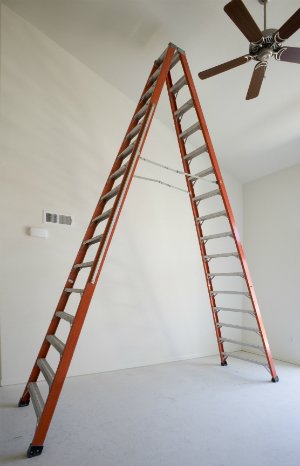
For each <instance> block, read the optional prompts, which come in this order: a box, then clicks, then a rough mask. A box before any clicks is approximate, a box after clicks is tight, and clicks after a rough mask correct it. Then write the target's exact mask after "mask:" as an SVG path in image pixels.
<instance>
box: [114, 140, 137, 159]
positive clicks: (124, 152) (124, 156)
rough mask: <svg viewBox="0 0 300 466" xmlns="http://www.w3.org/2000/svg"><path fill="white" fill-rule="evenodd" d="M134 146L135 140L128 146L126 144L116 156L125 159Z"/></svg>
mask: <svg viewBox="0 0 300 466" xmlns="http://www.w3.org/2000/svg"><path fill="white" fill-rule="evenodd" d="M134 146H135V141H134V142H132V143H131V144H129V146H127V147H126V149H124V150H123V151H122V152H120V154H119V155H118V157H117V158H118V159H122V160H123V159H125V158H126V157H127V156H128V155H129V154H131V152H132V151H133V149H134Z"/></svg>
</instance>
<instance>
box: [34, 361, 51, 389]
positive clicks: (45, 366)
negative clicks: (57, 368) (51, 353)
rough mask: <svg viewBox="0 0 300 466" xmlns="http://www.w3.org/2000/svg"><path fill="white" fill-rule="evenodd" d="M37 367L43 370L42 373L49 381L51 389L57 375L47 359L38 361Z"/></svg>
mask: <svg viewBox="0 0 300 466" xmlns="http://www.w3.org/2000/svg"><path fill="white" fill-rule="evenodd" d="M37 365H38V367H39V368H40V369H41V372H42V374H43V376H44V378H45V380H46V381H47V383H48V385H49V387H51V385H52V382H53V379H54V376H55V373H54V371H53V369H52V367H51V366H50V364H49V363H48V361H47V360H46V359H38V360H37Z"/></svg>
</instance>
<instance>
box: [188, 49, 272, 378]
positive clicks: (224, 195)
mask: <svg viewBox="0 0 300 466" xmlns="http://www.w3.org/2000/svg"><path fill="white" fill-rule="evenodd" d="M180 60H181V64H182V68H183V71H184V73H185V75H186V78H187V84H188V87H189V90H190V93H191V96H192V99H193V103H194V107H195V110H196V113H197V117H198V119H199V121H200V124H201V129H202V133H203V136H204V139H205V143H206V145H207V149H208V153H209V157H210V160H211V163H212V166H213V167H214V170H215V174H216V178H217V181H218V185H219V189H220V194H221V197H222V199H223V203H224V206H225V209H226V212H227V216H228V220H229V223H230V227H231V229H232V231H233V236H234V241H235V244H236V248H237V251H238V254H239V257H240V261H241V265H242V269H243V272H244V276H245V281H246V284H247V288H248V291H249V294H250V299H251V302H252V305H253V309H254V311H255V318H256V321H257V325H258V328H259V331H260V334H261V337H262V342H263V346H264V349H265V354H266V357H267V360H268V365H269V368H270V372H271V375H272V378H276V377H277V374H276V369H275V365H274V362H273V358H272V354H271V350H270V346H269V342H268V338H267V334H266V331H265V327H264V324H263V321H262V316H261V313H260V309H259V306H258V301H257V298H256V294H255V291H254V287H253V283H252V280H251V275H250V271H249V268H248V264H247V261H246V258H245V254H244V250H243V247H242V243H241V240H240V237H239V233H238V230H237V226H236V223H235V219H234V215H233V212H232V209H231V205H230V202H229V198H228V194H227V191H226V188H225V185H224V181H223V178H222V174H221V171H220V167H219V164H218V161H217V157H216V154H215V151H214V148H213V145H212V141H211V138H210V135H209V132H208V128H207V125H206V122H205V118H204V114H203V111H202V108H201V105H200V102H199V98H198V95H197V91H196V88H195V84H194V81H193V78H192V75H191V72H190V69H189V65H188V62H187V59H186V57H185V56H184V55H181V56H180Z"/></svg>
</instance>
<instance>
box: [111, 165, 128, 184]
mask: <svg viewBox="0 0 300 466" xmlns="http://www.w3.org/2000/svg"><path fill="white" fill-rule="evenodd" d="M127 166H128V163H125V164H124V165H122V166H121V167H120V168H118V170H116V171H115V172H113V173H112V174H111V175H110V177H109V179H110V180H116V179H117V178H119V177H120V176H122V175H123V174H124V172H125V170H126V168H127Z"/></svg>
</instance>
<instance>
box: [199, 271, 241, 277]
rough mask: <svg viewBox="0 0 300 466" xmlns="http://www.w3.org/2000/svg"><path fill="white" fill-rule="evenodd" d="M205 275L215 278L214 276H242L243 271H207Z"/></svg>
mask: <svg viewBox="0 0 300 466" xmlns="http://www.w3.org/2000/svg"><path fill="white" fill-rule="evenodd" d="M207 276H208V277H209V278H215V277H241V278H244V274H243V272H224V273H223V272H216V273H213V272H211V273H208V274H207Z"/></svg>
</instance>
